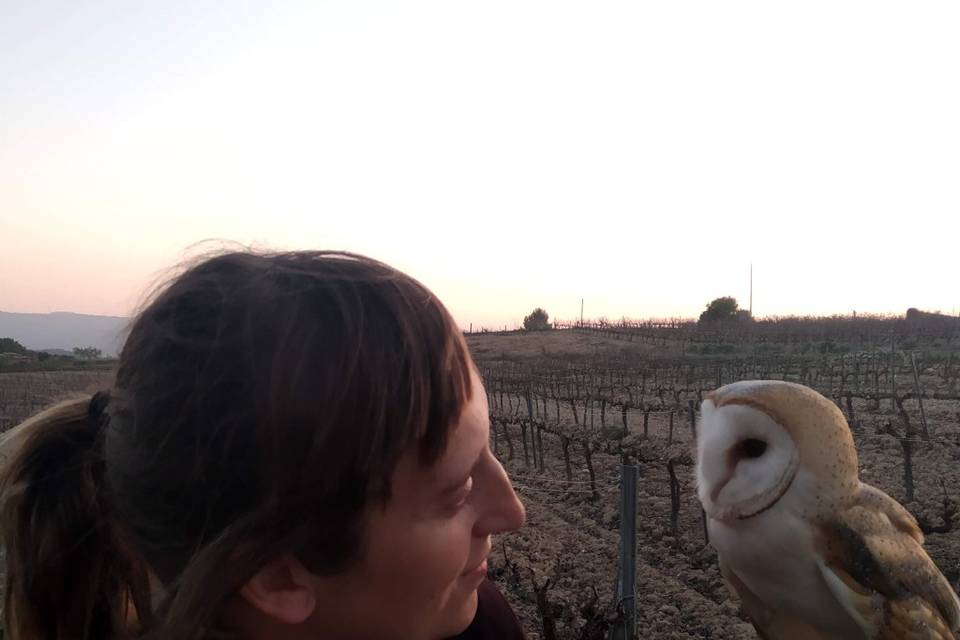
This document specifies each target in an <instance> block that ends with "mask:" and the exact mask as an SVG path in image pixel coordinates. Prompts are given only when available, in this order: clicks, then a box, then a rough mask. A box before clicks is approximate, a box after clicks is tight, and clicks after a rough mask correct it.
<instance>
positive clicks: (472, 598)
mask: <svg viewBox="0 0 960 640" xmlns="http://www.w3.org/2000/svg"><path fill="white" fill-rule="evenodd" d="M477 602H478V595H477V589H476V588H474V589H472V590H471V591H469V592H468V593H467V594H466V597H465V598H464V599H463V602H462V603H460V604H459V606H457V607H456V610H455V611H454V612H451V616H450V618H451V620H450V625H449V631H448V632H447V633H446V634H445V635H444V637H450V636H455V635H458V634H461V633H463V632H464V631H465V630H466V629H467V627H469V626H470V623H471V622H473V619H474V618H475V617H476V615H477Z"/></svg>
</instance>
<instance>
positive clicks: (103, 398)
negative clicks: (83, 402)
mask: <svg viewBox="0 0 960 640" xmlns="http://www.w3.org/2000/svg"><path fill="white" fill-rule="evenodd" d="M108 404H110V392H109V391H97V392H96V393H95V394H93V397H92V398H90V404H89V405H88V406H87V419H88V420H89V421H90V424H92V425H94V426H97V427H99V426H101V425H102V424H103V421H104V420H103V419H104V415H105V414H106V411H107V405H108Z"/></svg>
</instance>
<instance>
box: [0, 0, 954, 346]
mask: <svg viewBox="0 0 960 640" xmlns="http://www.w3.org/2000/svg"><path fill="white" fill-rule="evenodd" d="M958 33H960V4H958V3H956V2H953V1H951V2H923V3H905V2H897V3H894V2H884V1H876V0H871V1H869V2H837V1H836V0H830V1H829V2H826V1H816V0H814V1H810V2H790V3H783V2H776V3H774V2H761V1H757V2H715V1H711V2H707V1H704V2H694V1H690V2H684V1H680V2H635V1H631V2H623V3H620V2H563V1H558V0H549V1H545V2H532V1H525V0H510V1H506V2H499V1H486V2H482V3H479V2H474V3H465V2H457V1H454V0H444V1H442V2H440V1H438V2H406V1H398V0H390V1H387V2H364V1H362V0H350V1H344V2H332V1H330V2H269V3H267V2H258V3H244V2H229V3H205V2H200V3H197V2H176V1H169V0H166V1H164V2H149V3H139V2H127V1H117V2H96V3H75V2H44V1H22V2H3V3H0V274H2V276H0V310H2V311H20V312H45V311H76V312H82V313H94V314H114V315H126V314H128V313H130V312H131V311H132V310H133V309H134V307H135V306H136V304H137V302H138V301H139V299H140V297H141V295H142V294H143V293H144V291H145V290H146V289H147V287H148V286H149V285H150V283H151V282H152V281H154V280H155V279H156V278H157V277H159V276H162V275H163V273H164V271H165V270H166V269H169V268H170V267H171V266H172V265H174V264H175V263H176V262H177V261H178V260H180V259H182V258H183V257H185V256H189V255H191V253H192V252H196V251H198V250H209V249H210V248H212V247H213V246H216V245H215V244H214V243H209V242H208V243H205V244H201V245H199V247H198V246H197V243H199V242H201V241H204V240H210V239H217V240H222V241H230V242H238V243H242V244H254V245H256V246H260V247H265V248H275V249H294V248H336V249H348V250H352V251H356V252H360V253H366V254H369V255H372V256H374V257H376V258H379V259H381V260H385V261H387V262H390V263H391V264H393V265H395V266H397V267H399V268H401V269H403V270H405V271H407V272H408V273H410V274H411V275H413V276H415V277H417V278H419V279H420V280H422V281H423V282H424V283H425V284H427V285H428V286H429V287H431V288H432V289H433V290H434V291H435V292H436V293H437V294H438V295H439V296H440V298H441V299H442V300H444V302H445V303H446V304H447V306H448V307H449V308H450V309H451V311H452V312H453V314H454V316H455V317H456V318H457V320H458V321H459V322H460V323H461V325H463V326H464V327H466V326H468V325H469V324H470V323H473V324H474V326H475V327H479V326H488V327H494V326H503V325H507V326H513V325H515V324H517V323H519V322H520V321H521V319H522V318H523V316H524V315H525V314H526V313H529V311H530V310H531V309H532V308H533V307H534V306H542V307H544V308H545V309H546V310H547V311H548V312H549V313H550V314H551V317H559V318H567V319H570V318H573V317H575V316H577V315H579V312H580V299H581V297H582V298H585V300H586V303H585V312H586V315H587V316H589V317H599V316H606V317H608V318H611V319H619V318H620V317H622V316H628V317H635V318H639V317H666V316H695V315H697V314H698V313H699V312H700V311H701V310H702V309H703V307H704V305H705V304H706V303H707V302H708V301H709V300H710V299H712V298H715V297H718V296H722V295H733V296H736V297H737V298H738V299H739V300H740V301H741V304H742V305H743V306H746V304H747V297H748V293H749V289H748V287H749V268H750V264H751V262H752V263H753V265H754V272H755V277H754V288H755V294H754V308H755V312H756V314H758V315H771V314H831V313H849V312H851V311H853V310H856V311H858V312H896V313H903V312H904V311H905V310H906V308H907V307H910V306H916V307H920V308H925V309H930V310H934V309H939V310H942V311H944V312H948V313H950V312H952V313H956V312H957V311H958V310H960V286H958V281H960V277H958V276H960V270H958V268H957V265H958V253H960V234H958V227H960V224H958V222H957V221H958V220H960V115H958V114H960V38H958V37H957V34H958Z"/></svg>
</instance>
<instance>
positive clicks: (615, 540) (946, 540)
mask: <svg viewBox="0 0 960 640" xmlns="http://www.w3.org/2000/svg"><path fill="white" fill-rule="evenodd" d="M900 325H901V326H899V327H897V328H898V329H901V331H897V332H891V330H890V329H891V323H890V322H888V323H887V325H886V331H884V332H881V331H875V332H870V331H865V330H863V329H862V328H860V329H858V330H853V329H851V328H850V327H846V328H845V333H841V332H837V333H834V334H831V333H830V331H829V327H828V328H827V330H824V328H823V327H822V326H821V327H816V328H813V327H803V328H804V329H806V330H808V331H810V339H811V340H813V339H814V336H815V338H816V340H815V342H814V344H818V343H823V342H825V343H827V344H831V345H834V347H833V348H831V349H820V348H814V349H811V348H810V343H809V342H803V341H802V340H797V339H796V336H797V335H798V333H797V331H798V329H797V327H795V326H792V327H789V331H787V332H785V334H784V336H783V339H779V340H778V339H777V335H776V334H775V333H774V332H773V331H772V330H771V331H769V332H768V334H767V335H766V336H765V337H764V340H763V342H759V341H758V342H755V343H753V344H750V343H748V342H746V341H743V340H742V339H741V336H739V335H735V336H732V337H731V339H729V340H728V341H726V344H731V345H734V346H733V348H732V349H729V350H719V351H721V352H723V351H726V353H724V354H723V355H713V356H704V355H701V354H702V352H703V351H706V352H707V353H710V351H711V350H703V349H695V348H691V347H692V345H696V344H698V343H699V344H706V345H713V346H716V342H709V341H704V340H701V339H699V338H698V339H691V334H690V333H689V328H688V327H678V326H675V325H670V324H660V325H655V326H651V325H643V326H629V325H619V326H609V325H594V326H590V327H582V326H578V327H573V328H569V329H565V330H563V331H559V332H558V331H554V332H552V333H553V334H554V335H546V334H541V335H536V334H532V333H531V334H526V335H524V334H513V335H509V334H501V335H495V336H494V335H489V336H488V335H472V336H469V341H470V344H471V348H472V349H473V351H474V354H475V356H476V357H477V360H478V362H479V365H480V368H481V371H482V373H483V375H484V379H485V382H486V391H487V397H488V403H489V405H490V414H491V440H492V446H493V447H494V449H495V450H496V452H497V454H498V455H499V457H500V458H501V460H503V461H504V464H505V466H506V467H507V469H508V470H509V471H510V473H511V477H512V479H513V482H514V486H515V487H516V489H517V491H518V493H519V494H520V495H521V496H522V497H523V499H524V502H525V504H526V506H527V510H528V526H527V527H525V528H524V529H523V530H521V531H519V532H515V533H511V534H508V535H506V536H504V537H503V538H502V539H501V542H500V543H498V545H497V548H496V549H495V552H494V555H493V559H492V562H491V568H492V575H493V576H494V577H495V578H496V579H497V580H499V581H500V582H501V584H502V585H503V586H504V587H505V590H506V591H507V592H508V594H509V597H510V599H511V602H512V603H513V605H514V607H515V608H516V609H517V610H518V611H520V612H522V617H523V621H524V623H525V626H526V627H527V629H528V630H529V631H530V633H531V635H532V636H533V637H542V638H545V639H549V638H563V639H581V638H582V639H597V640H599V639H601V638H606V637H608V634H609V629H610V626H611V623H613V622H614V621H615V620H616V619H617V616H618V615H619V608H618V607H617V606H616V604H617V599H616V597H615V593H614V588H615V580H616V575H617V568H618V566H617V565H618V557H619V553H618V544H619V533H618V532H619V527H620V522H619V514H620V510H619V499H620V488H619V484H620V469H621V464H624V463H627V464H634V465H637V467H638V468H639V493H638V503H637V508H638V519H637V520H638V521H637V527H638V546H637V628H638V630H639V631H640V633H641V635H649V636H651V637H656V638H678V639H680V638H684V639H686V638H730V639H733V638H749V637H756V636H755V634H754V632H753V630H752V628H751V627H750V626H749V624H747V623H746V621H745V619H744V618H742V617H741V615H740V613H739V608H738V605H737V604H736V602H735V601H734V600H732V599H731V598H730V596H729V594H728V593H727V591H726V588H725V587H724V585H723V583H722V580H721V578H720V574H719V570H718V569H717V566H716V556H715V554H714V553H713V552H712V550H711V548H710V547H709V546H708V545H707V544H706V538H707V536H706V531H705V527H704V522H703V515H702V511H701V509H700V506H699V503H698V501H697V498H696V492H695V488H694V482H693V449H694V438H695V433H696V420H697V417H698V416H697V412H698V409H699V406H700V403H701V401H702V399H703V397H704V395H705V394H707V393H709V392H710V391H711V390H712V389H714V388H716V387H718V386H720V385H722V384H725V383H727V382H732V381H734V380H743V379H777V380H788V381H793V382H798V383H802V384H805V385H808V386H810V387H813V388H815V389H817V390H818V391H819V392H820V393H822V394H824V395H825V396H827V397H828V398H831V399H833V400H834V401H835V402H836V403H837V405H838V406H839V407H840V408H841V409H842V410H843V412H844V414H845V415H846V416H847V419H848V422H849V423H850V425H851V429H852V432H853V436H854V440H855V442H856V446H857V449H858V452H859V457H860V469H861V478H862V479H863V480H864V481H865V482H868V483H870V484H873V485H875V486H877V487H879V488H881V489H883V490H884V491H886V492H888V493H889V494H890V495H892V496H893V497H895V498H896V499H897V500H899V501H901V502H902V503H904V504H905V505H907V506H908V508H909V509H910V510H911V511H912V512H913V513H914V514H915V515H916V516H917V518H918V520H919V521H920V523H921V527H922V529H923V530H924V531H925V533H926V534H927V549H928V551H929V552H930V554H931V556H932V558H933V559H934V561H935V562H936V563H937V565H938V566H939V567H940V568H941V570H942V571H943V572H944V574H945V575H946V576H947V577H948V579H949V580H950V581H951V582H952V583H953V584H955V585H956V584H957V582H958V580H960V528H957V527H956V524H957V523H955V517H956V514H957V502H956V500H957V499H958V498H960V496H958V495H957V490H958V488H960V469H958V467H957V462H958V461H960V358H957V355H958V354H957V353H956V352H957V351H960V334H957V333H956V332H951V331H946V332H944V331H929V332H921V331H918V332H914V333H910V332H909V331H907V330H904V329H908V328H909V327H903V326H902V323H900ZM710 337H711V338H712V339H713V340H714V341H716V340H717V337H718V336H716V335H713V336H710ZM860 341H862V342H860ZM721 344H723V342H721ZM904 345H908V346H909V347H911V348H910V349H904ZM838 351H841V353H837V352H838ZM518 354H521V355H518Z"/></svg>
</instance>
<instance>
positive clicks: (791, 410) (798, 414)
mask: <svg viewBox="0 0 960 640" xmlns="http://www.w3.org/2000/svg"><path fill="white" fill-rule="evenodd" d="M702 409H703V410H702V417H701V421H700V427H699V433H698V441H697V469H696V473H697V494H698V497H699V498H700V501H701V503H702V504H703V508H704V510H705V511H706V514H707V516H708V529H709V533H710V542H711V544H712V545H713V547H714V548H715V549H716V550H717V553H718V555H719V558H720V568H721V571H722V573H723V575H724V578H725V579H726V580H727V583H728V585H729V586H730V587H731V588H732V589H733V590H734V591H735V592H736V593H737V595H738V596H739V597H740V600H741V603H742V605H743V609H744V611H745V612H746V613H747V615H748V616H749V617H750V618H751V620H752V621H753V623H754V626H755V627H756V629H757V631H758V633H759V634H760V636H761V637H762V638H769V639H771V640H841V639H842V640H874V639H876V640H893V639H894V638H897V639H906V640H921V639H927V640H957V633H958V628H960V600H958V599H957V595H956V594H955V593H954V591H953V589H952V588H951V587H950V584H949V582H947V580H946V578H944V576H943V575H942V574H941V573H940V571H939V570H938V569H937V567H936V566H935V565H934V564H933V561H932V560H931V559H930V557H929V556H928V555H927V553H926V552H925V551H924V549H923V534H922V533H921V532H920V529H919V527H918V526H917V521H916V520H915V519H914V517H913V516H912V515H910V513H909V512H908V511H907V510H906V509H904V508H903V507H902V506H901V505H900V504H899V503H898V502H897V501H896V500H894V499H893V498H891V497H890V496H888V495H887V494H885V493H883V492H882V491H880V490H879V489H876V488H874V487H871V486H870V485H868V484H864V483H862V482H860V480H859V478H858V474H857V451H856V449H855V448H854V445H853V438H852V436H851V434H850V429H849V427H848V426H847V422H846V420H845V418H844V416H843V414H842V413H841V412H840V410H839V409H838V408H837V406H836V405H835V404H834V403H832V402H830V401H829V400H827V399H826V398H824V397H823V396H821V395H820V394H819V393H817V392H815V391H813V390H811V389H808V388H807V387H804V386H801V385H798V384H792V383H788V382H780V381H747V382H737V383H734V384H730V385H727V386H725V387H722V388H720V389H717V390H716V391H714V392H713V393H711V394H709V395H708V396H707V397H706V398H705V399H704V401H703V407H702Z"/></svg>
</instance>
